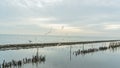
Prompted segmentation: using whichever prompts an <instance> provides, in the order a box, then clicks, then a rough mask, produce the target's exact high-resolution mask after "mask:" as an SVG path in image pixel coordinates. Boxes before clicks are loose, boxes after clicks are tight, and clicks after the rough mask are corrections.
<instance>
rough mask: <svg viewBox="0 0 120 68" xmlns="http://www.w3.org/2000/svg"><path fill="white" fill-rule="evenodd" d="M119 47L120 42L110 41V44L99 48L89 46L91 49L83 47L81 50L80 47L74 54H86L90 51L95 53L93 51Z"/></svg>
mask: <svg viewBox="0 0 120 68" xmlns="http://www.w3.org/2000/svg"><path fill="white" fill-rule="evenodd" d="M117 47H120V42H110V44H109V46H101V47H99V48H89V49H85V50H84V49H83V50H80V49H78V50H77V51H74V52H73V54H74V55H76V56H77V55H80V54H81V55H85V54H88V53H93V52H98V51H105V50H107V49H115V48H117Z"/></svg>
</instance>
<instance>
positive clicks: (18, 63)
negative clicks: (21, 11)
mask: <svg viewBox="0 0 120 68" xmlns="http://www.w3.org/2000/svg"><path fill="white" fill-rule="evenodd" d="M45 61H46V56H43V55H40V56H39V54H38V48H37V53H36V55H35V56H32V58H27V57H26V58H23V59H22V60H14V59H13V60H12V61H10V62H6V61H5V60H3V62H2V64H0V68H14V67H18V68H21V67H22V66H23V65H25V64H29V63H32V64H36V65H37V64H38V63H44V62H45Z"/></svg>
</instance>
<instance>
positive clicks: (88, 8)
mask: <svg viewBox="0 0 120 68" xmlns="http://www.w3.org/2000/svg"><path fill="white" fill-rule="evenodd" d="M119 18H120V0H0V34H35V35H36V34H37V35H44V34H47V35H48V34H49V35H75V36H76V35H77V36H78V35H79V36H119V35H120V19H119Z"/></svg>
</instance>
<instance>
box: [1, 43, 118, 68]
mask: <svg viewBox="0 0 120 68" xmlns="http://www.w3.org/2000/svg"><path fill="white" fill-rule="evenodd" d="M108 45H109V43H94V44H85V47H84V49H88V48H92V47H94V48H98V47H99V46H108ZM82 48H83V45H82V44H81V45H71V46H55V47H45V48H39V49H38V54H39V55H45V57H46V60H45V62H44V63H34V64H32V63H28V64H24V65H22V66H21V68H120V65H119V63H120V61H119V57H120V50H119V48H117V49H115V50H112V49H109V50H106V51H98V52H93V53H88V54H85V55H81V54H79V55H77V56H76V55H74V54H73V53H74V52H75V51H77V50H78V49H82ZM36 52H37V48H33V49H20V50H8V51H0V63H2V62H3V60H6V62H7V61H8V62H9V61H11V60H13V59H14V60H21V59H23V58H25V57H27V58H30V57H32V56H33V55H36Z"/></svg>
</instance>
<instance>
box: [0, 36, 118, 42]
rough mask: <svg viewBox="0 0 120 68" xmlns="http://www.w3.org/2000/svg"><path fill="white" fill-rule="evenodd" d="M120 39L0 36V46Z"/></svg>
mask: <svg viewBox="0 0 120 68" xmlns="http://www.w3.org/2000/svg"><path fill="white" fill-rule="evenodd" d="M117 39H119V37H88V36H48V35H46V36H45V35H44V36H43V35H7V34H6V35H2V34H1V35H0V44H23V43H29V40H31V41H32V43H46V42H66V41H90V40H91V41H92V40H117Z"/></svg>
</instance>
